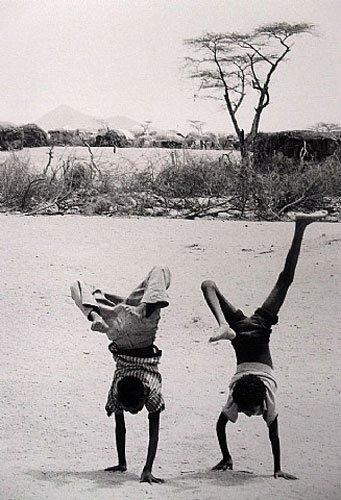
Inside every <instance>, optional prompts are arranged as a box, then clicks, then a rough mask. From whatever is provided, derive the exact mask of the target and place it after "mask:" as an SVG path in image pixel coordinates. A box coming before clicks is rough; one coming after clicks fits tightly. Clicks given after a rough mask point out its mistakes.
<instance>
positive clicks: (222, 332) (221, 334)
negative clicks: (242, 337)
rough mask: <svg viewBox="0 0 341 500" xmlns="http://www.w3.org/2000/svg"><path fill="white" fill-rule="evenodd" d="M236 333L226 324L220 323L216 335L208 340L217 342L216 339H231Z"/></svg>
mask: <svg viewBox="0 0 341 500" xmlns="http://www.w3.org/2000/svg"><path fill="white" fill-rule="evenodd" d="M234 338H236V333H235V332H234V331H233V330H232V329H231V328H230V327H229V326H228V325H222V326H221V327H220V328H219V330H218V335H215V336H213V337H210V338H209V340H208V341H209V342H218V340H233V339H234Z"/></svg>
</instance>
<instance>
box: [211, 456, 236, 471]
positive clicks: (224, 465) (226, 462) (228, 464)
mask: <svg viewBox="0 0 341 500" xmlns="http://www.w3.org/2000/svg"><path fill="white" fill-rule="evenodd" d="M227 469H229V470H232V469H233V461H232V457H228V458H223V459H222V460H220V462H219V463H218V464H217V465H215V466H214V467H212V470H227Z"/></svg>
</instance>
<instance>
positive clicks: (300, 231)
mask: <svg viewBox="0 0 341 500" xmlns="http://www.w3.org/2000/svg"><path fill="white" fill-rule="evenodd" d="M327 214H328V212H326V211H325V210H322V211H320V212H314V213H312V214H304V213H297V214H296V216H295V231H294V236H293V239H292V242H291V246H290V249H289V252H288V254H287V257H286V260H285V265H284V269H283V271H282V272H281V273H280V275H279V277H278V279H277V282H276V284H275V286H274V288H273V289H272V290H271V292H270V295H269V296H268V297H267V299H266V300H265V302H264V303H263V305H262V307H263V308H264V309H266V310H267V311H268V312H270V313H271V314H273V315H274V316H275V315H277V314H278V311H279V310H280V308H281V306H282V305H283V302H284V300H285V297H286V294H287V292H288V289H289V287H290V285H291V284H292V282H293V280H294V275H295V270H296V265H297V261H298V257H299V255H300V251H301V246H302V240H303V235H304V231H305V229H306V227H307V226H308V225H309V224H311V223H312V222H315V221H317V220H320V219H321V218H323V217H325V216H326V215H327Z"/></svg>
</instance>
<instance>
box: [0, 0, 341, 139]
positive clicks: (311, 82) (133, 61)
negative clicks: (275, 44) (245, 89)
mask: <svg viewBox="0 0 341 500" xmlns="http://www.w3.org/2000/svg"><path fill="white" fill-rule="evenodd" d="M340 7H341V1H340V0H4V1H2V0H0V46H1V51H0V68H1V70H0V121H14V122H16V123H24V122H26V123H27V122H32V121H34V120H36V119H37V118H39V117H40V116H42V115H43V114H45V113H46V112H48V111H50V110H52V109H54V108H55V107H57V106H59V105H60V104H66V105H69V106H71V107H73V108H75V109H77V110H79V111H82V112H84V113H87V114H91V115H94V116H97V117H103V118H104V117H109V116H114V115H123V116H127V117H129V118H132V119H134V120H137V121H139V122H140V121H145V120H151V121H152V122H153V124H154V126H156V127H160V128H177V129H179V130H184V129H186V127H187V125H186V124H187V123H188V122H187V120H202V121H203V122H204V123H205V125H204V129H206V130H214V131H226V132H232V128H231V125H230V123H229V120H228V117H227V114H226V111H224V109H223V107H222V106H221V105H219V104H217V103H215V102H214V101H207V100H201V99H194V94H196V92H197V88H196V85H195V84H194V82H192V81H191V80H189V79H187V78H185V77H184V75H183V72H182V71H181V67H182V64H183V58H184V56H185V55H188V54H189V53H190V52H189V49H188V48H186V47H185V46H184V44H183V40H184V39H185V38H190V37H195V36H197V35H200V34H202V33H203V32H204V31H223V32H224V31H246V30H250V29H252V28H254V27H255V26H257V25H259V24H263V23H267V22H274V21H279V22H282V21H285V22H303V21H304V22H311V23H314V24H316V25H317V27H318V31H319V33H320V35H319V37H315V36H314V37H312V36H309V35H308V36H307V35H304V36H302V37H300V38H298V39H297V41H296V43H295V46H294V48H293V50H292V52H291V54H290V60H288V62H286V63H285V64H283V65H282V66H281V67H280V68H279V71H278V73H277V75H276V77H275V78H274V81H273V87H272V92H271V105H270V106H269V107H268V108H267V109H266V110H265V112H264V114H263V119H262V122H261V129H262V130H265V131H266V130H269V131H270V130H285V129H295V128H296V129H299V128H306V127H309V126H311V125H313V124H314V123H316V122H320V121H325V122H337V123H339V122H341V116H340V114H341V113H340V108H341V106H340V67H341V43H340V38H341V29H340V26H341V16H340V11H341V8H340ZM251 116H252V109H250V108H249V109H248V110H245V111H244V112H243V114H242V115H241V125H242V127H243V128H245V129H246V130H248V128H249V124H250V119H251Z"/></svg>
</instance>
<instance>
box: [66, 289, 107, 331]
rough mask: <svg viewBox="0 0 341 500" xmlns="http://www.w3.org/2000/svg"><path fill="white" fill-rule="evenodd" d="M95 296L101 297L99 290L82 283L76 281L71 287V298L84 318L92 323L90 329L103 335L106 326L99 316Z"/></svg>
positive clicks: (99, 312)
mask: <svg viewBox="0 0 341 500" xmlns="http://www.w3.org/2000/svg"><path fill="white" fill-rule="evenodd" d="M96 295H97V296H98V297H97V298H99V297H102V293H101V292H100V291H99V290H97V289H96V288H95V287H93V286H91V285H88V284H87V283H84V282H83V281H80V280H78V281H76V282H75V283H73V284H72V285H71V297H72V298H73V300H74V301H75V304H76V305H77V307H79V309H80V310H81V311H82V313H83V314H84V316H86V317H87V319H88V320H89V321H91V322H92V325H91V329H92V330H95V331H98V332H103V333H105V332H106V331H107V330H108V325H107V324H106V322H105V321H104V319H103V318H102V316H101V311H100V307H99V303H98V302H97V300H96Z"/></svg>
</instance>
